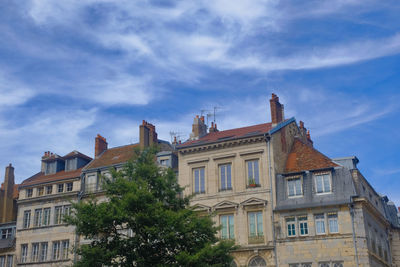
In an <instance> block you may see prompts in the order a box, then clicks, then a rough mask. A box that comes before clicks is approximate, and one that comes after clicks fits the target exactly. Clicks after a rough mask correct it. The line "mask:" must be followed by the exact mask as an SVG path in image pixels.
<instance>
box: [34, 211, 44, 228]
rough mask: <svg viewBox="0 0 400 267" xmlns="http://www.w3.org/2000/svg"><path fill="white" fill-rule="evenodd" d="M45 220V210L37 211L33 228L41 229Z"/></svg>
mask: <svg viewBox="0 0 400 267" xmlns="http://www.w3.org/2000/svg"><path fill="white" fill-rule="evenodd" d="M42 220H43V209H35V216H34V218H33V227H41V226H42Z"/></svg>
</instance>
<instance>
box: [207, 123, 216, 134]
mask: <svg viewBox="0 0 400 267" xmlns="http://www.w3.org/2000/svg"><path fill="white" fill-rule="evenodd" d="M208 132H210V133H215V132H218V129H217V124H214V122H211V127H210V129H209V130H208Z"/></svg>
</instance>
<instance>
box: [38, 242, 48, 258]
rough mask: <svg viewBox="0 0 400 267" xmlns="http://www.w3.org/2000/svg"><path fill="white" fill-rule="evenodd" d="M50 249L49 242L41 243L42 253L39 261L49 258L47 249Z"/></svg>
mask: <svg viewBox="0 0 400 267" xmlns="http://www.w3.org/2000/svg"><path fill="white" fill-rule="evenodd" d="M48 249H49V244H48V243H47V242H41V243H40V253H39V261H40V262H44V261H46V260H47V251H48Z"/></svg>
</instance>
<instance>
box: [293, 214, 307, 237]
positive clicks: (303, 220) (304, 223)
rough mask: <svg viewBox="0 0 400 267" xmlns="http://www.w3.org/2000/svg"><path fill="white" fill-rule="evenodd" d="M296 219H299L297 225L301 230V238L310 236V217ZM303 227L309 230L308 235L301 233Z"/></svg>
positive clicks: (303, 216) (302, 216) (304, 216)
mask: <svg viewBox="0 0 400 267" xmlns="http://www.w3.org/2000/svg"><path fill="white" fill-rule="evenodd" d="M296 219H297V224H298V228H299V236H308V235H309V234H310V229H309V227H308V216H307V215H301V216H297V218H296ZM302 225H303V229H306V230H307V233H304V234H302V233H301V228H302ZM304 226H305V227H304Z"/></svg>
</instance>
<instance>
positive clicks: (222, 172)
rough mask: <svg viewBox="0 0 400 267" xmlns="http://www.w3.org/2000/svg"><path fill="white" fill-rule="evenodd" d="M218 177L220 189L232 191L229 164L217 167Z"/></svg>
mask: <svg viewBox="0 0 400 267" xmlns="http://www.w3.org/2000/svg"><path fill="white" fill-rule="evenodd" d="M219 177H220V189H221V190H222V191H223V190H231V189H232V175H231V164H230V163H228V164H223V165H219Z"/></svg>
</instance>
